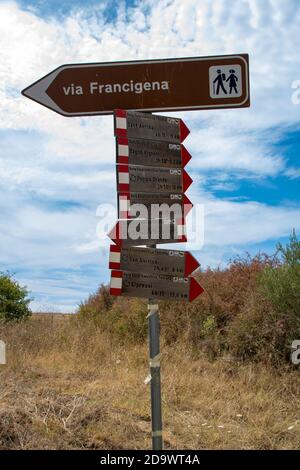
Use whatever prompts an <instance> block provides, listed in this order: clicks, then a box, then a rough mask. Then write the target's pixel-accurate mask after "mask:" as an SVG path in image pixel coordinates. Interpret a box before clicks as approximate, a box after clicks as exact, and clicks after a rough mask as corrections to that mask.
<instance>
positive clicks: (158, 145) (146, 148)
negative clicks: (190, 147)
mask: <svg viewBox="0 0 300 470" xmlns="http://www.w3.org/2000/svg"><path fill="white" fill-rule="evenodd" d="M116 145H117V163H124V164H125V165H142V166H158V167H167V168H184V167H185V165H187V163H188V162H189V161H190V159H191V158H192V157H191V155H190V154H189V152H188V151H187V149H186V148H185V146H184V145H182V144H174V143H170V142H165V141H159V140H146V139H127V138H126V137H117V138H116Z"/></svg>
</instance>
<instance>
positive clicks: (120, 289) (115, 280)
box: [110, 270, 204, 302]
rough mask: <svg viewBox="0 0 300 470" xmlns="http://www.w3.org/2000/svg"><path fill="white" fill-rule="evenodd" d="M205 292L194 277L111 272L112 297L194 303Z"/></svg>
mask: <svg viewBox="0 0 300 470" xmlns="http://www.w3.org/2000/svg"><path fill="white" fill-rule="evenodd" d="M203 291H204V290H203V288H202V287H201V285H200V284H199V283H198V281H196V279H195V278H193V277H180V276H171V275H166V274H159V275H157V276H155V275H153V274H143V273H133V272H128V271H115V270H113V271H112V272H111V281H110V294H111V295H125V296H128V297H148V298H155V299H164V300H184V301H186V302H192V301H193V300H194V299H196V298H197V297H198V296H199V295H200V294H202V293H203Z"/></svg>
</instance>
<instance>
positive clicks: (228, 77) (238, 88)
mask: <svg viewBox="0 0 300 470" xmlns="http://www.w3.org/2000/svg"><path fill="white" fill-rule="evenodd" d="M242 89H243V83H242V73H241V66H240V65H239V64H231V65H221V64H220V65H216V66H212V67H210V68H209V92H210V97H211V98H231V99H232V98H235V97H236V98H238V97H240V96H241V95H242Z"/></svg>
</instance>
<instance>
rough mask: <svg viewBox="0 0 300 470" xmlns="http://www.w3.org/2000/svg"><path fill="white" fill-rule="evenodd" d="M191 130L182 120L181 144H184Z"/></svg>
mask: <svg viewBox="0 0 300 470" xmlns="http://www.w3.org/2000/svg"><path fill="white" fill-rule="evenodd" d="M189 133H190V130H189V128H188V127H187V126H186V125H185V123H184V122H183V120H182V119H180V142H183V141H184V139H186V137H187V136H188V135H189Z"/></svg>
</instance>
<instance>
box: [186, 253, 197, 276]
mask: <svg viewBox="0 0 300 470" xmlns="http://www.w3.org/2000/svg"><path fill="white" fill-rule="evenodd" d="M199 266H200V264H199V263H198V261H197V260H196V258H194V256H193V255H192V254H191V253H189V252H188V251H186V252H185V267H184V276H185V277H186V276H188V275H189V274H192V272H194V271H195V269H197V268H199Z"/></svg>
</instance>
